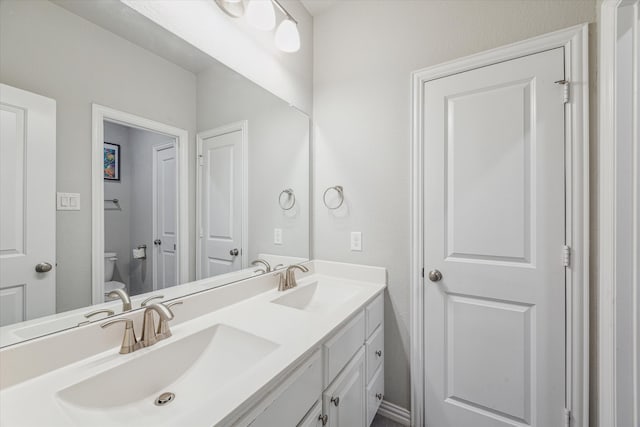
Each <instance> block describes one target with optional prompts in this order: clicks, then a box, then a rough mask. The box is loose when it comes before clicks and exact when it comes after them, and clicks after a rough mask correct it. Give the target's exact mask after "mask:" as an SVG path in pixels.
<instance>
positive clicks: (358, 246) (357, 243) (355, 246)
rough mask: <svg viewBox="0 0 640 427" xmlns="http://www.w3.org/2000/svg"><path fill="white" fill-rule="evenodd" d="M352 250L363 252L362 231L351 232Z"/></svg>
mask: <svg viewBox="0 0 640 427" xmlns="http://www.w3.org/2000/svg"><path fill="white" fill-rule="evenodd" d="M351 250H352V251H361V250H362V233H361V232H360V231H352V232H351Z"/></svg>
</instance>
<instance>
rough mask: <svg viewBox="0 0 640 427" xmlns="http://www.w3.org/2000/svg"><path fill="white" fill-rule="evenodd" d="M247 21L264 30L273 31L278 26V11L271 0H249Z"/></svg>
mask: <svg viewBox="0 0 640 427" xmlns="http://www.w3.org/2000/svg"><path fill="white" fill-rule="evenodd" d="M247 22H248V23H249V25H251V26H252V27H254V28H257V29H258V30H262V31H271V30H273V29H274V27H275V26H276V11H275V10H274V9H273V4H272V3H271V0H249V3H247Z"/></svg>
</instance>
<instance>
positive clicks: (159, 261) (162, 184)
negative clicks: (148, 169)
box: [153, 144, 178, 289]
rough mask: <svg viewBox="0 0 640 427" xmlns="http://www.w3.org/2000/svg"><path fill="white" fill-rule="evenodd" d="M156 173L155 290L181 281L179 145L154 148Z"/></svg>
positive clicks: (154, 168) (154, 213)
mask: <svg viewBox="0 0 640 427" xmlns="http://www.w3.org/2000/svg"><path fill="white" fill-rule="evenodd" d="M153 153H154V159H153V171H154V172H153V173H154V189H155V191H154V193H155V194H154V196H155V197H154V200H155V204H154V207H153V209H154V211H153V215H154V219H155V221H154V222H155V230H154V236H155V237H154V242H153V244H154V254H155V260H154V278H153V287H154V289H164V288H168V287H171V286H175V285H177V284H178V256H177V255H178V251H177V244H178V220H177V215H178V197H177V196H178V195H177V192H178V175H177V170H176V165H177V162H176V147H175V145H173V144H172V145H165V146H161V147H154V149H153Z"/></svg>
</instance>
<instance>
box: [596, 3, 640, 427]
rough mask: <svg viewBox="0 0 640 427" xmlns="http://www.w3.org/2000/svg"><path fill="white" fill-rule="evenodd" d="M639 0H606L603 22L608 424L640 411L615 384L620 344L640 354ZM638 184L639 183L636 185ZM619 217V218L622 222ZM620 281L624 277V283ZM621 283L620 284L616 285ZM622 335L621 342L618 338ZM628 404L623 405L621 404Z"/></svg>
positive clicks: (601, 390)
mask: <svg viewBox="0 0 640 427" xmlns="http://www.w3.org/2000/svg"><path fill="white" fill-rule="evenodd" d="M629 6H632V7H634V8H635V13H636V16H635V18H636V19H635V20H634V30H633V31H634V45H633V46H632V50H633V52H635V57H634V59H635V61H634V65H633V70H632V72H633V73H634V75H633V77H632V78H633V79H634V80H635V87H634V89H633V91H634V94H635V96H634V98H633V99H632V103H633V108H634V109H635V111H634V112H632V114H631V119H632V121H633V123H632V124H631V126H632V127H633V132H634V135H633V137H632V141H631V143H632V144H633V143H635V145H634V146H633V147H631V150H634V152H635V156H634V158H633V160H632V167H631V170H629V171H627V172H628V173H626V174H625V176H621V175H620V174H621V173H625V172H624V171H625V170H626V169H622V170H621V169H620V168H618V165H617V163H618V161H619V155H620V153H619V149H620V144H622V143H624V142H625V141H621V140H619V138H618V129H617V125H618V123H619V122H618V114H617V109H618V103H617V93H616V92H617V85H618V81H617V77H618V74H617V68H618V67H617V61H618V59H617V55H616V53H617V51H618V48H619V45H618V22H617V21H618V14H619V12H620V8H621V7H629ZM639 7H640V6H639V2H638V0H604V2H603V3H602V6H601V23H600V45H599V49H600V64H599V67H600V76H599V79H600V82H599V88H600V93H599V95H600V105H599V114H600V117H599V119H600V120H599V131H600V132H599V138H598V140H599V146H600V150H599V197H600V200H599V203H598V205H599V212H598V217H599V227H598V228H599V240H598V243H599V248H598V261H599V266H598V270H599V275H598V337H599V340H598V425H600V426H602V427H604V426H616V425H618V423H619V422H618V419H617V417H618V415H619V411H632V417H633V418H634V420H633V421H632V425H638V424H639V423H640V414H639V413H638V405H637V403H636V405H635V407H634V408H626V407H621V405H623V404H622V403H621V402H619V401H618V399H617V395H618V394H619V393H622V394H623V395H625V396H627V395H628V390H620V385H618V383H617V379H618V377H619V373H618V370H619V369H626V368H628V367H618V366H617V361H618V350H620V351H628V350H629V348H628V347H626V348H622V346H629V347H631V351H632V352H633V353H634V357H632V360H636V361H637V360H638V357H640V355H639V354H638V352H640V335H639V334H640V330H639V327H638V322H639V318H638V316H639V310H640V307H639V305H640V303H639V302H638V286H640V284H639V283H638V281H639V274H640V272H639V267H638V263H637V259H638V257H639V256H640V254H639V252H640V246H639V245H640V236H639V234H640V232H639V230H640V219H639V218H638V216H639V209H640V187H639V186H638V179H639V175H638V174H640V159H639V154H638V152H639V150H640V143H639V142H638V126H639V124H638V108H639V101H638V89H639V88H638V84H639V83H638V78H639V77H638V73H639V69H638V68H639V66H640V64H639V63H638V61H639V58H638V57H637V52H639V51H640V50H639V49H640V46H639V44H640V41H639V36H638V32H639V31H640V28H638V8H639ZM632 55H633V53H632ZM633 183H635V186H634V184H633ZM621 192H623V193H625V194H628V195H630V196H631V197H630V199H631V203H634V205H635V213H634V214H633V215H632V216H631V218H630V220H629V221H625V220H624V219H623V218H619V211H618V208H619V207H621V206H622V203H623V202H626V203H628V202H629V197H628V196H626V197H623V199H626V201H623V200H619V199H618V197H617V195H618V194H620V193H621ZM619 219H620V221H619ZM621 232H623V233H632V234H633V237H632V241H633V244H632V245H633V247H632V249H631V250H632V252H633V253H634V254H633V255H632V256H631V257H630V258H631V259H632V260H634V259H635V260H636V262H635V263H633V261H632V262H631V265H629V263H628V262H625V259H626V257H625V256H620V257H618V256H617V255H618V253H620V252H622V253H624V251H625V250H628V248H625V247H622V245H621V242H619V241H618V236H619V235H620V233H621ZM619 276H621V277H625V276H626V277H632V278H633V279H632V281H633V283H635V286H633V283H632V284H631V286H629V285H630V284H629V283H625V281H624V279H618V277H619ZM621 280H622V282H621ZM619 284H620V285H622V286H618V285H619ZM625 290H628V291H629V290H630V292H628V293H626V294H625V293H624V292H625ZM621 298H623V299H626V298H629V299H631V300H632V301H633V302H632V308H631V310H632V315H633V318H632V319H629V320H630V322H629V324H630V326H629V325H620V327H629V332H630V334H629V336H626V337H620V335H621V333H622V330H621V329H619V326H618V325H617V322H616V317H617V314H618V307H617V303H616V301H617V300H620V299H621ZM620 338H622V340H621V342H620V343H618V339H620ZM637 363H638V362H636V365H635V366H634V368H632V370H631V371H632V372H629V375H632V383H633V394H634V396H632V397H631V399H629V400H631V401H632V402H638V399H640V373H639V372H638V366H637ZM623 406H624V405H623Z"/></svg>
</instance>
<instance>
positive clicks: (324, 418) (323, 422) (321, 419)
mask: <svg viewBox="0 0 640 427" xmlns="http://www.w3.org/2000/svg"><path fill="white" fill-rule="evenodd" d="M318 420H320V421H322V425H323V426H326V425H327V421H329V416H327V414H324V415H319V416H318Z"/></svg>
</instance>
